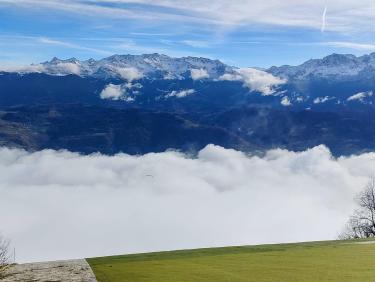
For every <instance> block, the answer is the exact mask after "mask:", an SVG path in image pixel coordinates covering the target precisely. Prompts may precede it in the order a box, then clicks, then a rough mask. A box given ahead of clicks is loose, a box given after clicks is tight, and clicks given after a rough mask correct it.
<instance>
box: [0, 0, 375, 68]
mask: <svg viewBox="0 0 375 282" xmlns="http://www.w3.org/2000/svg"><path fill="white" fill-rule="evenodd" d="M353 2H355V3H353ZM372 2H373V1H368V0H358V1H352V0H315V1H312V0H269V1H264V0H262V1H260V0H231V1H228V0H227V1H224V0H216V1H204V0H201V1H198V0H185V1H180V0H152V1H151V0H133V1H130V0H98V1H97V0H65V1H64V0H60V1H56V0H0V62H1V63H2V64H3V65H19V64H29V63H33V62H34V63H38V62H42V61H46V60H49V59H51V58H52V57H54V56H56V57H59V58H70V57H76V58H79V59H88V58H95V59H99V58H102V57H106V56H109V55H112V54H142V53H164V54H167V55H171V56H187V55H191V56H203V57H209V58H215V59H220V60H222V61H224V62H226V63H228V64H232V65H236V66H242V67H245V66H258V67H269V66H271V65H282V64H299V63H301V62H303V61H305V60H308V59H310V58H319V57H323V56H325V55H328V54H330V53H334V52H335V53H353V54H356V55H361V54H365V53H370V52H373V51H375V40H372V38H373V34H374V28H373V27H372V26H373V22H374V21H375V3H372Z"/></svg>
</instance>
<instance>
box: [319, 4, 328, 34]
mask: <svg viewBox="0 0 375 282" xmlns="http://www.w3.org/2000/svg"><path fill="white" fill-rule="evenodd" d="M326 26H327V6H325V7H324V10H323V15H322V27H321V29H320V31H321V32H325V30H326Z"/></svg>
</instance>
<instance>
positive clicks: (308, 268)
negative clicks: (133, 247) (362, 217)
mask: <svg viewBox="0 0 375 282" xmlns="http://www.w3.org/2000/svg"><path fill="white" fill-rule="evenodd" d="M374 243H375V241H328V242H313V243H300V244H280V245H261V246H244V247H227V248H212V249H198V250H185V251H173V252H160V253H148V254H136V255H125V256H112V257H102V258H91V259H88V260H87V261H88V262H89V264H90V265H91V267H92V269H93V271H94V273H95V275H96V277H97V279H98V281H99V282H110V281H111V282H112V281H113V282H121V281H163V282H164V281H173V282H176V281H375V244H374Z"/></svg>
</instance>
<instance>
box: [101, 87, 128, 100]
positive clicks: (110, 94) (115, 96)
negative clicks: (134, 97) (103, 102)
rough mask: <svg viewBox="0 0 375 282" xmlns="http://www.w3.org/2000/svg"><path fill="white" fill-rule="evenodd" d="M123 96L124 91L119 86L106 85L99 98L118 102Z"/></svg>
mask: <svg viewBox="0 0 375 282" xmlns="http://www.w3.org/2000/svg"><path fill="white" fill-rule="evenodd" d="M124 94H125V91H124V89H123V88H122V87H121V84H120V85H115V84H112V83H110V84H108V85H107V86H106V87H105V88H104V89H103V91H102V92H101V93H100V98H102V99H110V100H119V99H120V98H121V97H122V96H123V95H124Z"/></svg>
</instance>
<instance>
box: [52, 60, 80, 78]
mask: <svg viewBox="0 0 375 282" xmlns="http://www.w3.org/2000/svg"><path fill="white" fill-rule="evenodd" d="M53 71H54V72H58V73H60V74H67V73H69V74H76V75H79V74H80V73H81V67H80V66H79V65H78V64H75V63H67V62H62V63H58V64H56V65H55V66H54V67H53Z"/></svg>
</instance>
